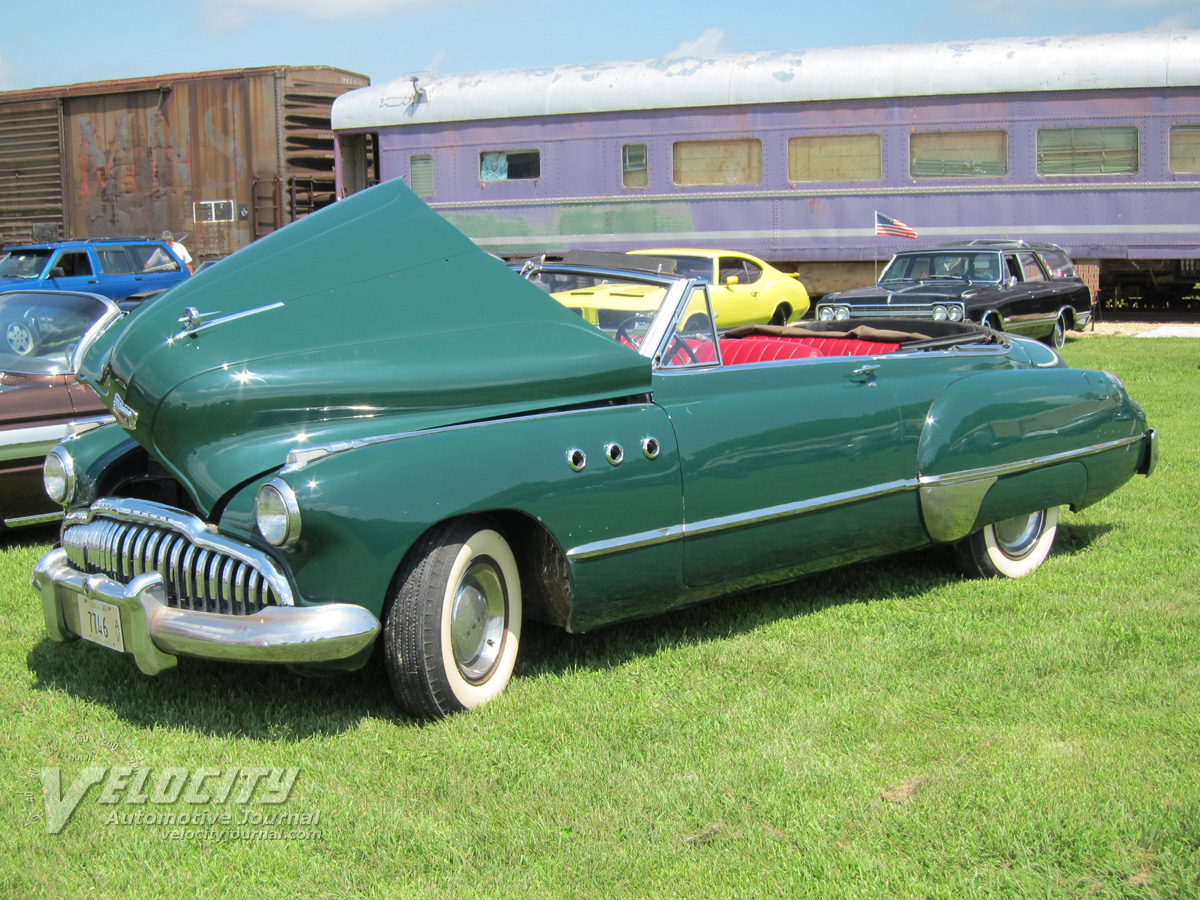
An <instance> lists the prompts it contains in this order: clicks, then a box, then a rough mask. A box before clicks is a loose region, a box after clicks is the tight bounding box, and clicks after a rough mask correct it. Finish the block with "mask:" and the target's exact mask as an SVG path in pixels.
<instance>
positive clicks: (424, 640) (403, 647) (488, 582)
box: [384, 517, 521, 719]
mask: <svg viewBox="0 0 1200 900" xmlns="http://www.w3.org/2000/svg"><path fill="white" fill-rule="evenodd" d="M520 638H521V582H520V577H519V575H518V572H517V563H516V560H515V559H514V557H513V553H512V550H511V549H510V548H509V546H508V542H507V541H506V540H505V539H504V537H503V536H502V535H501V534H500V532H499V531H498V530H497V529H496V527H495V524H494V523H493V522H492V521H491V520H490V519H486V518H481V517H475V518H469V519H460V520H457V521H454V522H449V523H446V524H444V525H442V526H439V527H438V528H436V529H434V530H433V531H432V532H430V533H429V534H428V535H426V536H425V537H424V538H422V540H421V541H420V542H419V543H418V545H417V546H416V547H414V548H413V551H412V552H411V553H410V554H409V557H408V558H407V559H406V560H405V563H404V565H403V566H402V567H401V569H400V572H399V573H398V574H397V577H396V583H395V586H394V593H393V596H392V601H391V606H390V608H389V610H388V612H387V614H386V615H385V617H384V655H385V659H386V661H387V668H388V677H389V680H390V681H391V684H392V690H393V692H394V693H395V695H396V699H397V700H398V701H399V703H400V705H401V706H403V707H404V708H405V709H406V710H407V711H408V712H410V713H411V714H412V715H414V716H417V717H419V718H425V719H436V718H441V717H443V716H447V715H450V714H451V713H455V712H461V711H462V710H465V709H471V708H473V707H475V706H478V705H480V704H481V703H486V702H487V701H488V700H491V699H493V698H494V697H496V696H497V695H498V694H499V693H500V692H501V691H503V690H504V688H505V686H506V685H507V684H508V682H509V679H510V678H511V677H512V671H513V666H514V664H515V663H516V659H517V646H518V643H519V642H520Z"/></svg>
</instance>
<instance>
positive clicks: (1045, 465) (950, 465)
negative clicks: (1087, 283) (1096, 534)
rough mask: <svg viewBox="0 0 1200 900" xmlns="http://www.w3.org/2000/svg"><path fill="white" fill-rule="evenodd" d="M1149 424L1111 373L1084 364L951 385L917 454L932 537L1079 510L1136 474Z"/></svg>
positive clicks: (928, 419) (941, 397)
mask: <svg viewBox="0 0 1200 900" xmlns="http://www.w3.org/2000/svg"><path fill="white" fill-rule="evenodd" d="M1145 431H1146V421H1145V416H1144V415H1143V414H1142V411H1141V409H1140V408H1138V407H1137V405H1136V404H1134V403H1132V402H1131V401H1130V400H1129V397H1128V396H1127V395H1126V394H1125V391H1124V389H1123V388H1121V387H1120V385H1119V383H1117V382H1116V381H1115V379H1112V378H1111V376H1108V375H1106V374H1105V373H1101V372H1088V371H1084V370H1079V369H1059V368H1053V369H1040V370H1038V369H1034V370H1029V369H1019V370H1009V371H997V372H987V373H981V374H979V375H974V376H971V377H969V378H964V379H961V380H959V381H957V382H955V383H953V384H951V385H949V386H948V387H947V388H946V389H945V390H944V391H943V392H942V393H941V394H940V395H939V396H938V397H937V399H936V400H935V401H934V403H933V406H932V407H931V409H930V411H929V415H928V416H927V417H926V423H925V427H924V429H923V430H922V433H921V440H920V444H919V448H918V454H917V474H918V483H919V486H920V497H921V511H922V515H923V517H924V520H925V526H926V529H927V530H928V531H929V534H930V537H931V538H932V539H933V540H935V541H942V542H948V541H956V540H959V539H961V538H963V537H965V536H966V535H968V534H970V533H971V532H973V531H975V530H977V529H978V528H981V527H983V526H984V525H987V524H989V523H990V522H996V521H1000V520H1001V519H1005V518H1009V517H1011V516H1015V515H1021V514H1024V513H1028V512H1033V511H1034V510H1037V509H1045V508H1047V507H1050V506H1059V505H1063V504H1068V505H1070V506H1071V507H1073V508H1076V509H1078V508H1080V507H1082V506H1086V505H1088V504H1090V503H1093V502H1095V501H1096V500H1098V499H1100V498H1101V497H1103V496H1105V495H1107V494H1108V493H1111V492H1112V491H1113V490H1116V488H1117V487H1119V486H1120V485H1121V484H1124V483H1125V481H1127V480H1129V478H1131V477H1132V476H1133V475H1134V474H1135V473H1136V472H1137V470H1138V467H1139V465H1140V464H1141V460H1142V458H1143V456H1144V450H1143V447H1142V444H1143V442H1144V440H1145Z"/></svg>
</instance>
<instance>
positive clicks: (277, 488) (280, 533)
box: [254, 478, 300, 547]
mask: <svg viewBox="0 0 1200 900" xmlns="http://www.w3.org/2000/svg"><path fill="white" fill-rule="evenodd" d="M254 521H255V524H257V525H258V530H259V533H260V534H262V536H263V537H264V538H266V539H267V543H269V544H271V545H272V546H273V547H290V546H292V545H293V544H295V543H296V541H298V540H300V504H299V503H297V502H296V492H295V491H293V490H292V489H291V487H290V486H289V485H288V484H287V482H285V481H281V480H280V479H278V478H272V479H271V480H270V481H268V482H267V483H266V484H264V485H263V486H262V487H260V488H259V489H258V494H257V495H256V496H255V498H254Z"/></svg>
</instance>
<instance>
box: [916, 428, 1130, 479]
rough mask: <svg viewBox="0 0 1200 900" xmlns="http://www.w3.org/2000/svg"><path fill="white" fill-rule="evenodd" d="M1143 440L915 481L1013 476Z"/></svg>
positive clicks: (1104, 444) (1114, 442) (1119, 441)
mask: <svg viewBox="0 0 1200 900" xmlns="http://www.w3.org/2000/svg"><path fill="white" fill-rule="evenodd" d="M1145 439H1146V436H1145V435H1144V434H1135V435H1133V436H1132V437H1126V438H1121V439H1119V440H1115V441H1106V442H1104V443H1103V444H1092V445H1091V446H1090V447H1082V448H1080V449H1078V450H1066V451H1064V452H1062V453H1050V454H1047V455H1046V456H1036V457H1034V458H1032V459H1025V460H1021V461H1020V462H1011V463H1001V464H1000V465H998V466H983V467H982V468H978V469H967V470H965V471H962V472H953V473H950V474H948V475H922V476H921V477H920V478H918V479H917V480H918V482H919V483H920V485H921V487H929V486H931V485H939V484H961V483H962V482H964V481H977V480H980V479H984V478H1003V477H1004V476H1005V475H1015V474H1017V473H1018V472H1026V471H1028V470H1030V469H1037V468H1041V467H1042V466H1052V465H1056V464H1057V463H1061V462H1069V461H1070V460H1073V459H1082V458H1084V457H1086V456H1094V455H1095V454H1097V453H1103V452H1104V451H1106V450H1116V449H1119V448H1121V447H1128V446H1130V445H1131V444H1140V443H1141V442H1142V441H1144V440H1145Z"/></svg>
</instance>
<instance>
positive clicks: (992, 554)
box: [954, 506, 1058, 578]
mask: <svg viewBox="0 0 1200 900" xmlns="http://www.w3.org/2000/svg"><path fill="white" fill-rule="evenodd" d="M1057 532H1058V507H1057V506H1052V507H1050V508H1049V509H1041V510H1038V511H1037V512H1033V513H1029V514H1028V515H1022V516H1013V517H1012V518H1011V519H1005V520H1004V521H1002V522H995V523H993V524H991V525H986V526H984V527H983V528H981V529H980V530H979V531H977V532H975V533H974V534H972V535H970V536H968V537H966V538H964V539H963V540H961V541H960V542H959V543H957V544H956V545H955V547H954V550H955V556H956V558H957V560H958V564H959V566H960V567H961V568H962V570H963V571H964V572H966V573H967V574H968V575H971V576H976V577H981V578H1021V577H1024V576H1025V575H1028V574H1029V573H1030V572H1032V571H1033V570H1034V569H1036V568H1037V567H1038V566H1040V565H1041V564H1042V563H1043V562H1045V560H1046V557H1047V556H1049V554H1050V548H1051V547H1053V546H1054V537H1055V535H1056V534H1057Z"/></svg>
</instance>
